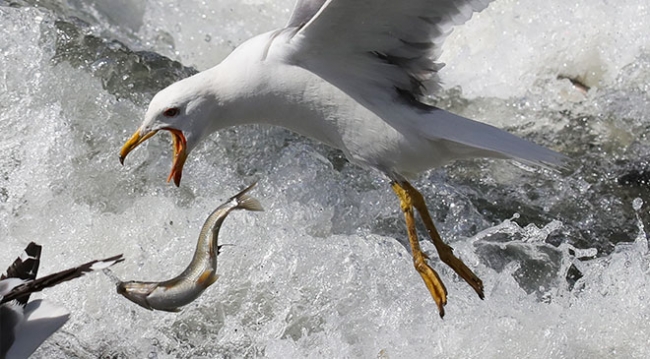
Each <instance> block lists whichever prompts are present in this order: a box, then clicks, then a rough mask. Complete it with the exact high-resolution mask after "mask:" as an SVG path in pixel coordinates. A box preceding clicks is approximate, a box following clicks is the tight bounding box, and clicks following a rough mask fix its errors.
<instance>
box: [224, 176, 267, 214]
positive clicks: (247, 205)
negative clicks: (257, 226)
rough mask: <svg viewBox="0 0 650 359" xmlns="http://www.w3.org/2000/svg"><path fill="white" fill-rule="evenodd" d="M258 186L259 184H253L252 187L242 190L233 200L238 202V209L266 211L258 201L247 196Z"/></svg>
mask: <svg viewBox="0 0 650 359" xmlns="http://www.w3.org/2000/svg"><path fill="white" fill-rule="evenodd" d="M256 184H257V182H253V183H252V184H251V185H250V186H248V187H246V188H244V189H243V190H241V191H240V192H239V193H237V194H236V195H234V196H233V197H232V198H231V200H235V201H237V208H243V209H246V210H249V211H263V210H264V208H262V205H261V204H260V202H259V201H258V200H257V199H255V198H253V197H250V196H248V195H247V194H246V193H247V192H248V191H250V190H251V189H252V188H253V187H255V185H256Z"/></svg>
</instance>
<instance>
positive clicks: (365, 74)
mask: <svg viewBox="0 0 650 359" xmlns="http://www.w3.org/2000/svg"><path fill="white" fill-rule="evenodd" d="M490 1H491V0H399V1H398V0H327V1H326V2H325V3H324V4H322V6H320V7H318V11H317V12H316V13H315V14H314V15H313V16H312V17H311V18H310V20H309V21H307V22H305V23H304V25H303V22H301V21H298V20H303V21H304V17H305V16H306V15H307V14H309V13H311V12H313V11H314V9H315V8H316V7H317V5H318V3H319V2H318V1H313V2H311V1H310V2H299V3H298V6H296V9H297V10H299V13H298V14H294V15H295V16H294V17H292V19H294V21H290V23H291V24H293V25H294V26H295V27H294V28H293V29H291V31H287V32H286V34H288V35H287V37H288V40H287V41H288V42H287V44H286V50H285V52H284V54H283V55H284V61H286V62H288V63H290V64H293V65H296V66H300V67H303V68H305V69H307V70H309V71H311V72H313V73H315V74H316V75H318V76H320V77H321V78H323V79H324V80H325V81H328V82H330V83H332V84H333V85H335V86H336V87H338V88H339V89H341V90H342V91H344V92H345V93H347V94H348V95H349V96H350V97H352V98H353V99H355V100H356V101H357V102H359V103H360V104H361V105H363V106H364V107H366V108H367V109H369V110H370V111H372V112H374V113H375V114H376V115H377V116H379V117H380V118H382V119H383V120H384V121H386V122H387V123H389V124H390V125H391V126H393V127H394V128H396V129H398V130H399V131H403V132H407V133H408V132H410V133H418V134H420V135H422V136H425V137H426V138H428V139H430V140H432V141H451V142H453V143H455V144H460V145H461V147H457V149H456V151H457V152H458V153H472V154H473V156H490V157H505V158H516V159H519V160H522V161H524V162H529V163H534V164H538V165H543V166H547V165H554V166H561V165H562V164H563V162H564V161H565V160H566V158H565V157H564V156H562V155H561V154H558V153H556V152H554V151H551V150H548V149H546V148H544V147H541V146H538V145H535V144H534V143H531V142H529V141H526V140H523V139H520V138H518V137H516V136H514V135H512V134H509V133H507V132H505V131H502V130H499V129H497V128H495V127H492V126H489V125H487V124H483V123H480V122H476V121H473V120H470V119H466V118H463V117H461V116H457V115H454V114H452V113H449V112H446V111H444V110H441V109H438V108H435V107H432V106H428V105H426V104H424V103H423V98H424V97H425V96H427V95H431V94H433V93H435V91H436V90H437V89H438V88H439V79H438V76H437V73H438V70H440V69H441V68H442V64H437V63H435V61H436V60H437V59H438V58H439V56H440V54H441V49H442V43H443V41H444V40H445V38H446V37H447V35H449V33H450V32H451V28H452V26H454V25H459V24H462V23H464V22H466V21H467V20H469V19H470V18H471V16H472V14H473V13H474V12H477V11H480V10H483V9H484V8H485V7H487V5H488V4H489V3H490Z"/></svg>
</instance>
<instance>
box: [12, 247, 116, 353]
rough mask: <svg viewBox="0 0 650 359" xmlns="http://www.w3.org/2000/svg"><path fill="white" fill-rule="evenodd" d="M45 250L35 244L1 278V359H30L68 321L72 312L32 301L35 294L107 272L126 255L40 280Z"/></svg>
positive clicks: (49, 303)
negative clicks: (94, 271) (42, 254)
mask: <svg viewBox="0 0 650 359" xmlns="http://www.w3.org/2000/svg"><path fill="white" fill-rule="evenodd" d="M40 258H41V246H40V245H38V244H36V243H34V242H31V243H29V244H28V245H27V247H26V248H25V251H24V254H23V255H22V256H20V257H18V258H17V259H16V260H15V261H14V262H13V264H12V265H11V266H9V268H7V272H6V274H3V275H2V276H0V332H1V333H2V336H0V358H2V359H5V358H7V359H20V358H28V357H29V356H30V355H31V354H32V353H33V352H34V351H35V350H36V349H37V348H38V347H39V346H40V345H41V344H42V343H43V342H44V341H45V340H46V339H47V338H49V337H50V335H52V334H54V332H56V331H57V330H59V329H60V328H61V327H62V326H63V324H65V323H66V322H67V321H68V318H69V317H70V312H69V311H68V310H67V309H65V308H64V307H62V306H60V305H58V304H55V303H52V302H50V301H45V300H42V299H36V300H32V301H30V300H29V297H30V295H31V294H32V293H34V292H39V291H41V290H43V289H45V288H49V287H53V286H55V285H57V284H59V283H62V282H65V281H69V280H71V279H74V278H78V277H81V276H82V275H84V274H85V273H87V272H90V271H93V270H99V269H104V268H108V267H110V266H112V265H113V264H115V263H119V262H121V261H123V260H124V259H122V255H121V254H120V255H117V256H114V257H110V258H106V259H102V260H94V261H90V262H88V263H85V264H82V265H80V266H78V267H74V268H70V269H67V270H64V271H61V272H57V273H54V274H50V275H48V276H45V277H42V278H39V279H36V274H37V273H38V267H39V264H40Z"/></svg>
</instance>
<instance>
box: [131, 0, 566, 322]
mask: <svg viewBox="0 0 650 359" xmlns="http://www.w3.org/2000/svg"><path fill="white" fill-rule="evenodd" d="M489 2H490V1H488V0H299V1H297V3H296V5H295V8H294V10H293V13H292V15H291V19H290V20H289V23H288V24H287V26H286V27H284V28H281V29H277V30H275V31H271V32H268V33H265V34H262V35H258V36H256V37H254V38H252V39H250V40H248V41H246V42H244V43H243V44H241V45H240V46H239V47H237V48H236V49H235V50H234V51H233V52H232V53H231V54H230V55H229V56H228V57H227V58H226V59H224V60H223V61H222V62H221V63H220V64H218V65H217V66H215V67H213V68H211V69H209V70H206V71H203V72H201V73H198V74H196V75H194V76H192V77H189V78H186V79H183V80H181V81H178V82H176V83H174V84H172V85H170V86H169V87H167V88H166V89H164V90H162V91H160V92H159V93H158V94H156V96H154V98H153V100H152V101H151V103H150V105H149V109H148V110H147V112H146V115H145V119H144V121H143V123H142V125H141V126H140V127H139V128H138V130H137V131H136V132H135V133H134V134H133V136H132V137H131V138H130V139H129V140H128V141H127V142H126V143H125V144H124V146H123V147H122V150H121V152H120V160H121V161H122V162H123V161H124V158H125V157H126V155H127V154H128V153H129V152H130V151H131V150H133V149H134V148H135V147H137V146H138V145H139V144H141V143H142V142H144V141H145V140H147V139H148V138H150V137H151V136H153V135H154V134H155V133H156V132H158V131H159V130H167V131H169V132H171V134H172V139H173V143H174V145H173V150H174V159H173V164H172V170H171V173H170V175H169V177H168V179H167V180H168V181H169V180H171V179H173V180H174V183H175V184H176V185H177V186H178V185H179V183H180V179H181V174H182V169H183V164H184V162H185V159H186V158H187V155H188V154H189V153H190V151H192V149H193V148H195V147H196V145H197V144H198V143H199V142H200V141H201V140H203V139H204V138H206V137H207V136H208V135H209V134H211V133H213V132H215V131H217V130H220V129H223V128H227V127H231V126H237V125H241V124H250V123H264V124H271V125H277V126H282V127H285V128H287V129H290V130H293V131H295V132H297V133H300V134H302V135H304V136H307V137H311V138H313V139H316V140H318V141H321V142H324V143H326V144H328V145H330V146H332V147H334V148H338V149H340V150H341V151H343V152H344V153H345V155H346V157H347V158H348V160H349V161H350V162H351V163H354V164H357V165H359V166H363V167H366V168H373V169H377V170H379V171H381V172H382V173H384V174H385V175H386V176H387V177H388V178H389V179H390V180H391V186H392V188H393V190H394V191H395V193H396V194H397V196H398V197H399V200H400V203H401V208H402V211H403V212H404V215H405V217H406V224H407V228H408V237H409V242H410V245H411V250H412V255H413V261H414V265H415V268H416V269H417V271H418V273H420V275H421V276H422V278H423V280H424V282H425V284H426V286H427V288H428V289H429V291H430V293H431V295H432V296H433V298H434V300H435V301H436V304H437V306H438V310H439V313H440V315H441V316H443V315H444V308H443V307H444V305H445V304H446V302H447V290H446V288H445V286H444V285H443V283H442V281H441V280H440V278H439V277H438V275H437V273H436V272H435V271H434V270H433V269H432V268H431V267H430V266H429V265H428V264H427V256H426V255H425V254H424V253H423V252H422V251H421V250H420V247H419V243H418V239H417V234H416V230H415V220H414V215H413V208H415V209H416V210H417V211H418V213H419V214H420V216H421V217H422V220H423V222H424V224H425V226H426V228H427V231H428V233H429V236H430V237H431V240H432V241H433V243H434V244H435V246H436V249H437V251H438V253H439V255H440V259H441V260H442V261H443V262H445V263H447V264H448V265H449V266H451V268H453V269H454V270H455V271H456V273H458V274H459V275H460V276H461V277H462V278H463V279H464V280H465V281H467V282H468V283H469V284H470V285H471V286H472V287H473V288H474V290H475V291H476V292H477V293H478V295H479V296H480V297H481V298H483V284H482V282H481V280H480V279H479V278H478V277H477V276H476V275H475V274H474V273H472V271H471V270H470V269H469V268H467V266H465V264H464V263H463V262H462V261H461V260H460V259H458V258H457V257H455V256H454V255H453V253H452V249H451V247H449V246H448V245H447V244H445V243H444V242H443V241H442V239H440V236H439V235H438V233H437V230H436V228H435V226H434V224H433V222H432V220H431V218H430V216H429V212H428V210H427V207H426V204H425V202H424V199H423V197H422V195H421V194H420V193H419V192H418V191H417V190H416V189H415V188H413V187H412V186H411V185H410V183H409V182H408V181H407V178H411V177H413V176H415V175H416V174H418V173H420V172H422V171H425V170H428V169H431V168H434V167H438V166H441V165H444V164H446V163H448V162H450V161H453V160H457V159H465V158H473V157H491V158H507V159H516V160H518V161H521V162H525V163H529V164H535V165H541V166H545V167H553V166H558V167H560V166H562V165H563V164H564V162H565V161H566V158H565V157H564V156H563V155H561V154H559V153H556V152H554V151H551V150H549V149H546V148H544V147H541V146H538V145H536V144H533V143H531V142H529V141H526V140H524V139H521V138H519V137H517V136H514V135H512V134H509V133H508V132H505V131H502V130H500V129H497V128H495V127H493V126H490V125H487V124H484V123H480V122H476V121H473V120H470V119H467V118H463V117H460V116H457V115H454V114H452V113H449V112H447V111H444V110H442V109H439V108H436V107H433V106H430V105H428V104H426V103H425V101H426V98H427V96H433V95H435V92H436V90H437V89H438V88H439V79H438V76H437V72H438V70H440V69H441V68H442V65H441V64H437V63H435V61H436V60H437V59H438V57H439V55H440V52H441V46H442V42H443V40H444V39H445V37H446V36H447V35H448V34H449V33H450V31H451V27H452V26H453V25H459V24H462V23H464V22H465V21H467V20H468V19H469V18H470V17H471V15H472V13H473V12H475V11H480V10H482V9H484V8H485V7H486V6H487V4H488V3H489Z"/></svg>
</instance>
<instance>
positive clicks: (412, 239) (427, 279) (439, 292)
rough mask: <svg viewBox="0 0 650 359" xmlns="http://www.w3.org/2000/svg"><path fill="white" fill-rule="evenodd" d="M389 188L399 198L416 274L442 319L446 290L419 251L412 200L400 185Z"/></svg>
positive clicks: (393, 184) (425, 257) (394, 183)
mask: <svg viewBox="0 0 650 359" xmlns="http://www.w3.org/2000/svg"><path fill="white" fill-rule="evenodd" d="M391 186H392V187H393V191H395V194H397V197H399V200H400V205H401V207H402V211H403V212H404V217H405V219H406V229H407V231H408V237H409V243H410V244H411V252H412V254H413V265H414V266H415V269H416V270H417V271H418V273H420V276H421V277H422V279H423V280H424V284H426V286H427V289H429V292H430V293H431V296H432V297H433V300H435V301H436V304H437V305H438V312H439V313H440V317H441V318H442V317H443V316H444V315H445V309H444V306H445V304H447V288H445V285H444V284H442V281H441V280H440V277H439V276H438V273H436V271H434V270H433V269H432V268H431V267H429V265H428V264H427V256H426V254H424V253H422V250H421V249H420V243H419V241H418V235H417V232H416V230H415V218H414V216H413V198H412V197H411V195H410V194H409V193H408V191H406V190H405V189H404V187H402V186H401V184H399V183H397V182H392V184H391Z"/></svg>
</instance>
